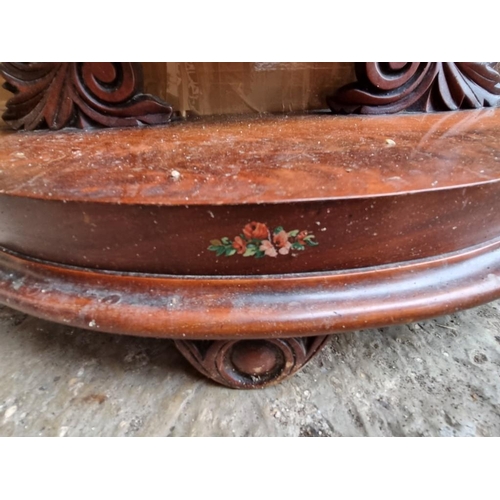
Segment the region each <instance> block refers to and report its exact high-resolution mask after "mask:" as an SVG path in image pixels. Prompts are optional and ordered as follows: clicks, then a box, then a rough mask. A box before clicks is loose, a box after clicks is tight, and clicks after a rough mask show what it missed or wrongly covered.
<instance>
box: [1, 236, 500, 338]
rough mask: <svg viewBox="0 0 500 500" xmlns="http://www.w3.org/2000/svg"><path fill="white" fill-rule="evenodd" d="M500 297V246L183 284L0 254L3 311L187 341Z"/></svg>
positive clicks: (362, 324) (350, 325)
mask: <svg viewBox="0 0 500 500" xmlns="http://www.w3.org/2000/svg"><path fill="white" fill-rule="evenodd" d="M498 297H500V239H496V240H494V241H491V242H488V243H487V244H484V245H480V246H476V247H472V248H468V249H465V250H463V251H461V252H456V253H453V254H446V255H442V256H439V257H438V258H434V259H423V260H417V261H409V262H405V263H399V264H396V265H385V266H376V267H371V268H366V269H362V270H352V271H347V272H346V271H336V272H328V273H308V274H300V275H293V274H292V275H282V276H259V277H244V276H241V277H221V278H214V277H206V276H205V277H203V276H200V277H178V276H165V275H146V274H136V273H113V272H104V271H94V270H90V269H83V268H72V267H66V266H61V265H56V264H51V263H46V262H40V261H36V260H30V259H28V258H26V257H23V256H20V255H15V254H12V253H9V252H7V251H5V250H4V251H1V252H0V302H1V303H4V304H6V305H9V306H11V307H14V308H16V309H19V310H22V311H24V312H26V313H28V314H33V315H34V316H39V317H43V318H46V319H49V320H53V321H58V322H61V323H64V324H70V325H73V326H77V327H82V328H88V329H93V330H99V331H103V332H110V333H123V334H128V335H139V336H150V337H163V338H173V339H181V340H201V339H211V340H217V339H219V340H222V339H224V340H228V339H231V340H234V339H238V338H246V339H256V338H266V339H269V338H288V337H302V336H314V335H327V334H331V333H335V332H344V331H349V330H356V329H360V328H368V327H378V326H386V325H390V324H396V323H408V322H412V321H416V320H419V319H423V318H429V317H433V316H437V315H441V314H447V313H452V312H455V311H458V310H460V309H465V308H467V307H473V306H476V305H479V304H481V303H484V302H488V301H491V300H494V299H496V298H498Z"/></svg>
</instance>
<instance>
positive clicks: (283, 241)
mask: <svg viewBox="0 0 500 500" xmlns="http://www.w3.org/2000/svg"><path fill="white" fill-rule="evenodd" d="M273 241H274V244H275V245H276V246H277V247H278V248H279V250H278V252H279V253H280V254H281V255H286V254H287V253H288V252H289V251H290V248H291V247H292V244H291V243H290V242H289V241H288V233H287V232H286V231H285V230H284V229H282V230H281V231H280V232H279V233H278V234H275V235H273Z"/></svg>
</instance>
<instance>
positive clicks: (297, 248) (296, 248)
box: [292, 241, 305, 250]
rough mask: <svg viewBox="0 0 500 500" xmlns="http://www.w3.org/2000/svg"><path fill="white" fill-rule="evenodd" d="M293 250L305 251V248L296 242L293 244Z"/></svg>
mask: <svg viewBox="0 0 500 500" xmlns="http://www.w3.org/2000/svg"><path fill="white" fill-rule="evenodd" d="M292 248H293V249H294V250H304V248H305V246H304V245H301V244H300V243H299V242H297V241H296V242H295V243H292Z"/></svg>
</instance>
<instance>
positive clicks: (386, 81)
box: [328, 62, 500, 114]
mask: <svg viewBox="0 0 500 500" xmlns="http://www.w3.org/2000/svg"><path fill="white" fill-rule="evenodd" d="M493 64H494V63H482V62H463V63H459V62H362V63H356V65H355V70H356V77H357V80H358V81H357V82H355V83H351V84H349V85H346V86H344V87H342V88H341V89H340V90H339V91H338V92H337V93H336V94H335V95H333V96H331V97H329V98H328V105H329V106H330V108H331V110H332V111H334V112H337V113H360V114H384V113H397V112H400V111H414V112H431V111H454V110H458V109H475V108H482V107H489V106H498V104H499V103H500V74H499V73H498V71H496V70H495V69H494V67H493Z"/></svg>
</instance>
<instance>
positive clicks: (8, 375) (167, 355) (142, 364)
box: [0, 302, 500, 436]
mask: <svg viewBox="0 0 500 500" xmlns="http://www.w3.org/2000/svg"><path fill="white" fill-rule="evenodd" d="M499 367H500V302H494V303H492V304H488V305H485V306H482V307H478V308H476V309H472V310H469V311H464V312H461V313H459V314H455V315H453V316H446V317H442V318H438V319H435V320H429V321H425V322H420V323H418V324H412V325H405V326H397V327H390V328H384V329H378V330H364V331H359V332H354V333H348V334H342V335H337V336H333V337H332V338H331V341H330V342H329V343H328V345H327V346H326V347H325V349H324V350H323V351H322V353H321V354H320V355H319V356H317V357H316V358H315V359H314V360H313V361H312V362H311V363H310V364H309V365H307V366H306V368H305V369H304V370H303V371H302V372H300V373H299V374H297V375H296V376H295V377H294V378H292V379H290V380H288V381H286V382H284V383H282V384H281V385H280V386H277V387H271V388H269V389H265V390H262V391H234V390H230V389H226V388H223V387H219V386H216V385H214V384H213V383H211V382H210V381H207V380H205V379H203V378H201V377H200V376H199V375H198V374H197V372H195V371H194V370H193V369H192V368H191V367H190V366H189V365H188V364H187V363H186V362H185V361H184V359H183V358H182V357H181V356H180V354H178V353H177V351H176V350H175V348H174V346H173V344H172V343H171V342H170V341H165V340H157V339H141V338H132V337H122V336H118V335H106V334H100V333H93V332H88V331H84V330H78V329H75V328H68V327H66V326H61V325H57V324H53V323H50V322H47V321H42V320H39V319H36V318H33V317H30V316H26V315H24V314H21V313H18V312H15V311H13V310H12V309H9V308H7V307H2V306H0V436H499V435H500V378H499V375H500V370H499Z"/></svg>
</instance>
